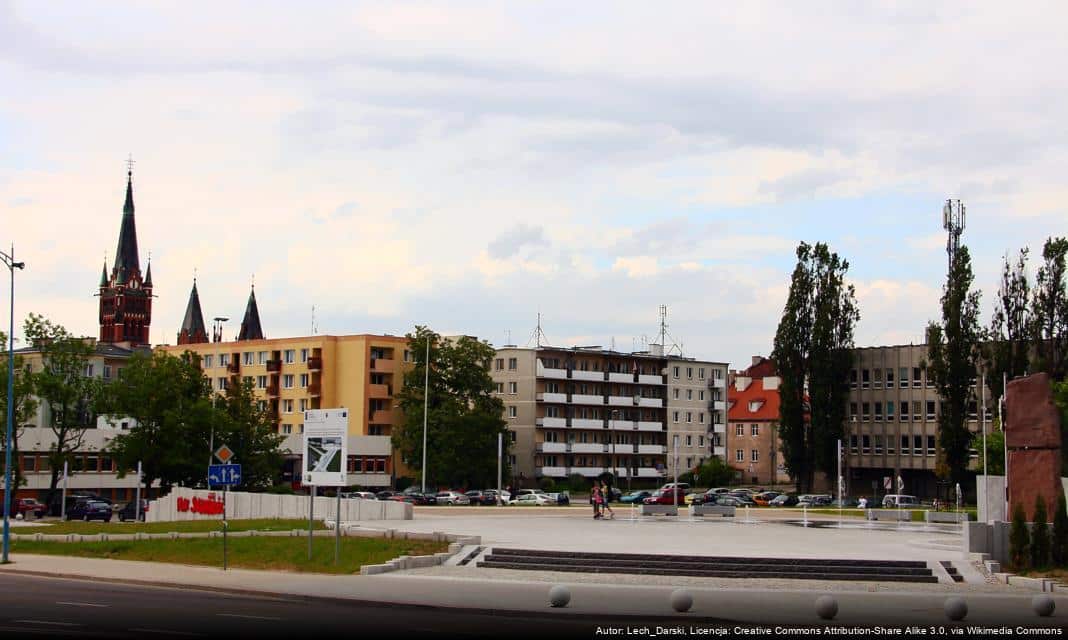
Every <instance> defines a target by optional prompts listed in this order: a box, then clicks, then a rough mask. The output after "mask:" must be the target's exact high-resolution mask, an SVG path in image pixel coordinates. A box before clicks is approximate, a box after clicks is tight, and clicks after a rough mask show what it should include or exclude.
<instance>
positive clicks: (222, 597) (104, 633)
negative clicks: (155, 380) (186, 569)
mask: <svg viewBox="0 0 1068 640" xmlns="http://www.w3.org/2000/svg"><path fill="white" fill-rule="evenodd" d="M486 609H487V610H485V611H473V610H462V609H446V608H431V607H411V606H399V605H380V604H373V603H358V602H352V603H349V602H334V601H322V600H307V599H296V598H294V599H281V598H273V597H272V598H266V597H255V596H247V595H228V594H223V593H218V592H213V591H203V590H195V589H170V588H160V587H147V586H140V585H124V584H117V583H107V582H92V581H85V580H71V579H65V578H48V577H37V576H26V575H0V637H3V638H5V640H6V639H7V638H50V637H100V638H139V639H143V638H194V637H210V638H257V639H264V638H276V637H277V638H283V637H284V638H292V637H302V636H304V637H307V636H308V635H309V632H311V633H314V634H315V635H316V636H318V635H320V634H324V635H322V636H321V637H324V638H332V637H336V638H342V637H354V636H355V634H361V635H363V634H367V633H374V634H382V636H381V637H386V638H398V637H399V638H408V637H419V638H434V637H472V638H475V637H478V638H486V637H493V638H496V637H507V638H509V639H511V638H526V637H539V638H553V640H557V639H560V638H592V637H596V629H597V627H598V626H599V625H600V626H602V627H606V626H612V627H621V626H626V625H635V624H641V625H648V626H652V627H655V625H657V624H663V625H667V624H673V622H671V621H668V620H663V619H661V620H660V621H659V622H658V620H657V619H651V620H638V619H632V620H618V619H613V620H607V619H605V620H598V619H595V618H589V617H584V616H571V615H567V614H563V615H560V614H550V613H546V614H543V615H537V614H533V615H532V614H513V613H493V612H492V610H491V609H492V606H491V603H487V607H486ZM674 623H676V624H677V621H675V622H674ZM342 634H344V635H342Z"/></svg>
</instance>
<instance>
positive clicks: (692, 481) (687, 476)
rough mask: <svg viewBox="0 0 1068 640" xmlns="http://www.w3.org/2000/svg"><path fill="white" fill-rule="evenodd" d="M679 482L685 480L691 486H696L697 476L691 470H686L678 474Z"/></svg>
mask: <svg viewBox="0 0 1068 640" xmlns="http://www.w3.org/2000/svg"><path fill="white" fill-rule="evenodd" d="M679 482H685V483H686V484H688V485H690V486H691V487H696V486H697V484H698V483H697V478H696V477H695V476H694V473H693V471H687V472H686V473H683V474H681V475H679Z"/></svg>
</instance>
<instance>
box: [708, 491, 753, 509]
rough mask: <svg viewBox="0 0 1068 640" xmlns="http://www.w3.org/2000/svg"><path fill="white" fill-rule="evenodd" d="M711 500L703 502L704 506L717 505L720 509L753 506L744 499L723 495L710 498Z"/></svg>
mask: <svg viewBox="0 0 1068 640" xmlns="http://www.w3.org/2000/svg"><path fill="white" fill-rule="evenodd" d="M711 500H712V501H711V502H705V503H704V504H714V505H717V506H720V507H745V506H753V505H752V504H750V503H749V502H746V500H745V499H744V498H739V497H737V496H729V495H727V494H724V493H721V494H719V495H716V496H712V498H711Z"/></svg>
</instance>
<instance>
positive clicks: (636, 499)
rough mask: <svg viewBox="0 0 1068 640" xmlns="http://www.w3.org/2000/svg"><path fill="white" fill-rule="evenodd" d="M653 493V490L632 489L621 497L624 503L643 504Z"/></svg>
mask: <svg viewBox="0 0 1068 640" xmlns="http://www.w3.org/2000/svg"><path fill="white" fill-rule="evenodd" d="M651 495H653V494H652V492H651V491H631V492H630V493H628V494H627V495H625V496H623V497H622V498H620V499H619V501H620V502H622V503H623V504H641V503H643V502H645V499H646V498H648V497H649V496H651Z"/></svg>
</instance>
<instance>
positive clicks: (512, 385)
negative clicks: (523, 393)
mask: <svg viewBox="0 0 1068 640" xmlns="http://www.w3.org/2000/svg"><path fill="white" fill-rule="evenodd" d="M508 393H510V394H512V395H515V394H517V393H519V383H518V382H509V383H508Z"/></svg>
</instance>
